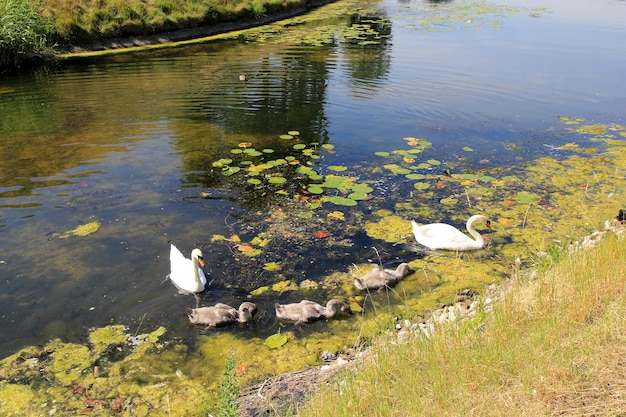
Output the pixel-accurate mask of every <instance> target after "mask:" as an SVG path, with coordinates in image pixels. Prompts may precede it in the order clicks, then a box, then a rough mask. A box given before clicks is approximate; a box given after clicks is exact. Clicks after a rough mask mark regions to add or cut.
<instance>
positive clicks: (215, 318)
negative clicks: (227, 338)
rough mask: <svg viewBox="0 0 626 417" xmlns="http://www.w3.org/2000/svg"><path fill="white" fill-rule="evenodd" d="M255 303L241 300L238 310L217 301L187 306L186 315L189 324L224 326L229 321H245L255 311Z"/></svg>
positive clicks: (249, 318)
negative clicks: (191, 306)
mask: <svg viewBox="0 0 626 417" xmlns="http://www.w3.org/2000/svg"><path fill="white" fill-rule="evenodd" d="M256 310H257V307H256V304H254V303H250V302H247V301H246V302H243V303H241V305H240V306H239V310H236V309H234V308H233V307H231V306H229V305H227V304H222V303H217V304H215V305H214V306H211V307H200V308H188V309H187V311H186V312H187V317H189V322H190V323H191V324H204V325H207V326H211V327H217V326H225V325H227V324H230V323H234V322H236V321H237V322H239V323H247V322H248V321H250V320H251V319H252V316H253V315H254V313H256Z"/></svg>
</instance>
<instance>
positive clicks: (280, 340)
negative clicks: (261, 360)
mask: <svg viewBox="0 0 626 417" xmlns="http://www.w3.org/2000/svg"><path fill="white" fill-rule="evenodd" d="M263 343H264V344H265V346H267V347H268V348H270V349H277V348H279V347H281V346H283V345H284V344H285V343H287V336H286V335H284V334H280V333H276V334H273V335H271V336H268V338H267V339H265V342H263Z"/></svg>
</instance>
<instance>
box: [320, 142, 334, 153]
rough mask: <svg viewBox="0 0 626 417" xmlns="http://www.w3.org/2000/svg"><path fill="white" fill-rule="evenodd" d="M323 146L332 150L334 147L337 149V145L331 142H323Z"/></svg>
mask: <svg viewBox="0 0 626 417" xmlns="http://www.w3.org/2000/svg"><path fill="white" fill-rule="evenodd" d="M322 148H324V149H326V150H329V151H332V150H333V149H335V145H333V144H331V143H324V144H322Z"/></svg>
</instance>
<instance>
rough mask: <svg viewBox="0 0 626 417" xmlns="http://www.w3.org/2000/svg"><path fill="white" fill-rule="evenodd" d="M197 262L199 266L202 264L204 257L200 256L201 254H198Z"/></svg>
mask: <svg viewBox="0 0 626 417" xmlns="http://www.w3.org/2000/svg"><path fill="white" fill-rule="evenodd" d="M198 263H199V264H200V266H204V259H203V258H202V256H198Z"/></svg>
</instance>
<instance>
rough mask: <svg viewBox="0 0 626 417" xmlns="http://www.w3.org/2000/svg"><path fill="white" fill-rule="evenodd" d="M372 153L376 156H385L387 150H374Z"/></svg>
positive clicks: (387, 153)
mask: <svg viewBox="0 0 626 417" xmlns="http://www.w3.org/2000/svg"><path fill="white" fill-rule="evenodd" d="M374 155H376V156H382V157H387V156H389V155H390V154H389V152H384V151H379V152H374Z"/></svg>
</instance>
